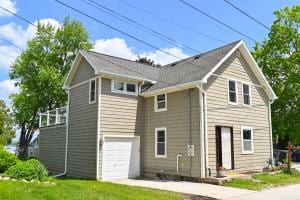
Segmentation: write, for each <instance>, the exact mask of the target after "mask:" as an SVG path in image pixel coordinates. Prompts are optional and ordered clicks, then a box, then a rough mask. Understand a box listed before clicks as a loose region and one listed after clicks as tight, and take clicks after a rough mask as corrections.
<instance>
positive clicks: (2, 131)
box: [0, 100, 15, 146]
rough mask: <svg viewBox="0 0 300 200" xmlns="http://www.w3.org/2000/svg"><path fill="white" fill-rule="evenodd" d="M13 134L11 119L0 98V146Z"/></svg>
mask: <svg viewBox="0 0 300 200" xmlns="http://www.w3.org/2000/svg"><path fill="white" fill-rule="evenodd" d="M14 135H15V132H14V129H13V120H12V116H11V113H10V110H9V108H7V107H6V105H5V102H4V101H3V100H0V146H1V145H5V144H6V143H7V142H9V140H10V139H11V138H13V137H14Z"/></svg>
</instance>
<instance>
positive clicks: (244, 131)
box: [241, 126, 253, 154]
mask: <svg viewBox="0 0 300 200" xmlns="http://www.w3.org/2000/svg"><path fill="white" fill-rule="evenodd" d="M241 137H242V154H252V153H253V129H252V127H246V126H242V128H241Z"/></svg>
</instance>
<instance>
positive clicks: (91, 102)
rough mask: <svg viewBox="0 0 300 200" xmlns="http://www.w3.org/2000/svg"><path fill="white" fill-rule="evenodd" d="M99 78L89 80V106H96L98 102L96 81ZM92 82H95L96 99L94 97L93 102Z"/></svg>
mask: <svg viewBox="0 0 300 200" xmlns="http://www.w3.org/2000/svg"><path fill="white" fill-rule="evenodd" d="M96 79H97V78H92V79H90V80H89V104H94V103H96V100H97V88H98V87H97V81H96ZM92 81H95V93H94V95H95V97H94V101H91V84H92Z"/></svg>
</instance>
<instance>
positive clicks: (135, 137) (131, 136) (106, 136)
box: [98, 135, 141, 180]
mask: <svg viewBox="0 0 300 200" xmlns="http://www.w3.org/2000/svg"><path fill="white" fill-rule="evenodd" d="M102 137H103V143H102V145H101V151H102V156H101V158H102V163H101V168H102V170H101V179H102V180H104V179H103V174H104V167H103V166H104V162H105V160H104V142H105V138H134V139H138V143H139V149H138V153H139V156H138V158H139V162H138V163H139V166H138V169H139V173H138V176H137V177H139V176H141V137H140V136H139V135H103V136H102ZM98 170H99V169H98Z"/></svg>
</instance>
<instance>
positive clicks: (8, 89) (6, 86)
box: [0, 80, 19, 105]
mask: <svg viewBox="0 0 300 200" xmlns="http://www.w3.org/2000/svg"><path fill="white" fill-rule="evenodd" d="M0 91H1V93H0V99H3V100H4V101H5V102H6V105H10V99H9V96H10V95H11V94H13V93H17V92H18V91H19V89H18V88H17V87H15V81H12V80H4V81H2V82H0Z"/></svg>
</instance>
